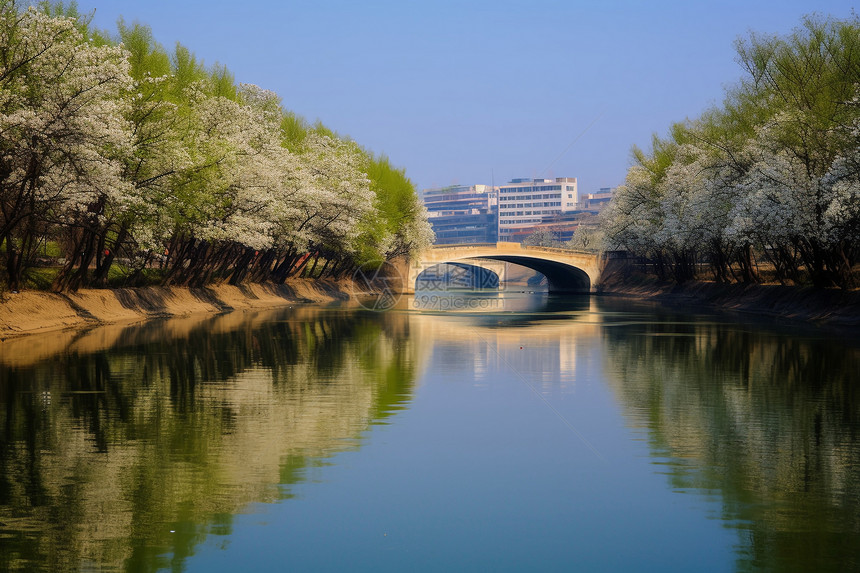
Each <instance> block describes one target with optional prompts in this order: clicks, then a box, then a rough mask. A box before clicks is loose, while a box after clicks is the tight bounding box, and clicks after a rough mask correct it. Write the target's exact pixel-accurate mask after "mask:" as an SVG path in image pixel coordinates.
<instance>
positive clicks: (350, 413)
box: [0, 307, 422, 571]
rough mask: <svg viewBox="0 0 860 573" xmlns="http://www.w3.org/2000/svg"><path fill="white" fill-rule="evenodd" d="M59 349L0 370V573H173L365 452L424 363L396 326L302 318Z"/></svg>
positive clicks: (322, 315) (240, 320)
mask: <svg viewBox="0 0 860 573" xmlns="http://www.w3.org/2000/svg"><path fill="white" fill-rule="evenodd" d="M59 338H60V340H62V341H63V342H64V344H63V345H62V347H61V349H60V350H58V351H57V352H56V353H55V354H53V355H50V356H46V355H45V354H44V352H38V351H36V355H37V358H36V359H32V358H30V357H28V356H26V353H24V354H25V355H24V356H20V357H19V358H17V359H16V358H14V357H12V356H11V355H9V354H8V353H6V352H4V355H3V362H4V363H5V364H4V365H0V569H2V570H4V571H9V570H27V571H38V570H43V571H68V570H77V569H79V568H84V569H86V568H94V569H99V570H101V569H102V568H108V569H127V570H142V571H154V570H156V569H159V568H168V567H169V568H173V569H174V570H182V569H183V566H182V563H183V561H184V559H185V558H187V557H188V556H190V555H192V554H194V552H195V548H196V547H197V546H199V545H200V543H202V542H203V541H204V540H205V539H206V538H207V536H209V535H218V534H221V535H223V534H226V533H229V532H230V531H231V530H232V521H233V515H235V514H237V513H240V512H241V511H242V510H243V508H244V507H245V506H247V505H248V504H249V503H252V502H274V501H278V500H281V499H286V498H289V497H290V496H291V493H290V486H291V485H292V484H296V483H300V482H302V481H304V480H306V479H307V475H308V470H309V469H311V468H313V467H315V466H318V465H319V464H321V463H325V460H326V459H327V458H328V457H330V456H331V455H333V454H335V453H337V452H341V451H344V450H349V449H354V448H357V447H359V445H360V443H361V440H362V434H363V432H365V431H366V430H367V429H368V427H370V426H371V425H373V424H379V423H385V422H384V420H385V419H386V418H387V417H389V416H391V415H393V414H394V413H396V412H397V411H398V410H400V409H402V408H404V407H405V405H406V403H408V402H409V401H410V400H411V396H412V387H413V384H414V381H415V379H416V376H417V375H418V370H419V369H420V368H421V362H422V357H421V345H420V344H418V341H417V340H416V339H415V338H414V337H412V335H411V333H410V330H409V324H408V320H407V319H406V317H405V316H404V315H402V314H398V313H387V314H380V313H360V312H345V311H337V310H326V311H322V310H314V309H311V308H307V307H303V308H302V309H297V310H290V309H283V310H280V311H273V312H257V313H233V314H227V315H221V316H217V317H207V318H205V319H199V318H197V319H176V320H160V321H153V322H150V323H147V324H144V325H142V326H135V327H124V328H123V327H106V328H105V329H95V330H91V331H88V332H83V333H76V334H74V335H69V336H66V335H65V334H64V335H61V336H60V337H59ZM31 343H32V341H31ZM18 348H23V346H22V347H18ZM7 349H8V348H7ZM7 349H4V350H7Z"/></svg>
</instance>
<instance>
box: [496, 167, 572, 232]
mask: <svg viewBox="0 0 860 573" xmlns="http://www.w3.org/2000/svg"><path fill="white" fill-rule="evenodd" d="M578 202H579V197H578V192H577V189H576V177H558V178H556V179H555V180H553V179H513V180H512V181H511V182H510V183H507V184H505V185H502V186H500V187H499V240H500V241H507V240H510V238H511V235H512V234H513V233H515V232H517V231H521V230H523V229H526V228H530V227H534V226H536V225H538V224H540V223H542V222H544V221H547V220H549V219H550V218H552V217H554V216H555V215H559V214H561V213H567V212H568V211H574V210H575V209H576V208H577V203H578Z"/></svg>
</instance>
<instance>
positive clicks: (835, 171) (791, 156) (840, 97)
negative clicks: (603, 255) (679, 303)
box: [603, 14, 860, 288]
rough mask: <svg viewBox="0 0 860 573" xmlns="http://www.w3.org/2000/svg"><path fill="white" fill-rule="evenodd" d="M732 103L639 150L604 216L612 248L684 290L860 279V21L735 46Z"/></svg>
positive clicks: (822, 20) (813, 21) (822, 23)
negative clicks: (708, 281) (705, 282)
mask: <svg viewBox="0 0 860 573" xmlns="http://www.w3.org/2000/svg"><path fill="white" fill-rule="evenodd" d="M736 48H737V60H738V62H739V63H740V65H741V67H742V70H743V76H742V78H741V79H740V81H739V82H737V84H736V85H734V86H733V87H731V88H729V89H727V90H726V94H725V99H724V101H723V102H722V104H721V105H716V106H713V107H712V108H711V109H708V110H706V111H705V112H704V113H703V114H702V115H701V116H700V117H698V118H696V119H688V120H686V121H683V122H679V123H676V124H674V125H672V126H671V129H670V130H669V133H668V135H667V136H665V137H659V136H656V135H655V136H654V137H653V140H652V143H651V148H650V149H648V150H642V149H639V148H636V147H634V148H633V160H634V161H633V165H632V166H631V167H630V169H629V170H628V173H627V177H626V181H625V184H624V185H622V186H620V187H619V188H618V189H617V191H616V196H615V199H614V200H613V201H612V203H611V204H610V206H609V207H608V209H607V211H606V212H605V213H604V215H603V227H604V231H605V241H606V243H605V247H606V248H608V249H623V250H628V251H629V252H631V253H634V254H636V255H638V256H642V257H647V258H649V259H651V261H652V262H653V263H654V265H655V266H656V268H657V271H658V273H659V274H660V275H662V276H663V277H664V278H673V279H674V280H676V281H678V282H683V281H686V280H690V279H693V278H696V277H697V276H698V274H699V273H701V272H702V269H703V268H705V269H708V270H709V272H710V274H711V275H712V277H713V278H714V279H715V280H717V281H721V282H731V281H737V282H759V281H761V280H762V279H763V276H762V274H763V273H762V271H763V269H764V268H767V270H768V273H769V275H770V276H768V277H766V278H767V279H769V280H770V279H773V280H776V281H779V282H780V283H782V284H812V285H815V286H818V287H828V286H838V287H842V288H852V287H855V286H856V285H857V274H858V273H857V271H856V268H855V267H856V265H857V263H858V256H860V19H858V16H857V15H856V14H852V15H851V17H850V18H847V19H837V18H833V17H822V16H817V15H812V16H807V17H806V18H804V19H803V22H802V25H801V26H799V27H798V28H796V29H795V30H794V31H793V32H792V33H790V34H788V35H785V36H769V35H762V34H751V35H750V36H749V37H748V38H744V39H740V40H738V41H737V43H736Z"/></svg>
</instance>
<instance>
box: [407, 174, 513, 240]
mask: <svg viewBox="0 0 860 573" xmlns="http://www.w3.org/2000/svg"><path fill="white" fill-rule="evenodd" d="M422 195H423V199H424V205H425V206H426V207H427V216H428V220H429V221H430V225H431V226H432V227H433V231H434V232H435V233H436V244H437V245H448V244H454V243H495V242H496V241H497V240H498V219H497V209H496V205H497V198H496V192H495V190H494V189H493V188H492V187H491V186H489V185H455V186H451V187H441V188H437V189H425V190H424V191H423V193H422Z"/></svg>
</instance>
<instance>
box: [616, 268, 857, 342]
mask: <svg viewBox="0 0 860 573" xmlns="http://www.w3.org/2000/svg"><path fill="white" fill-rule="evenodd" d="M602 288H603V291H602V294H604V295H608V296H623V297H629V298H636V299H639V300H651V301H655V302H658V303H661V304H666V305H673V306H678V305H683V306H687V307H707V308H712V309H718V310H724V311H732V312H739V313H749V314H757V315H762V316H769V317H775V318H779V319H785V320H791V321H802V322H806V323H810V324H816V325H820V326H828V327H836V328H849V329H854V328H860V291H858V290H852V291H845V290H841V289H815V288H812V287H793V286H781V285H744V284H721V283H714V282H706V281H690V282H688V283H685V284H682V285H678V284H675V283H664V282H660V281H658V280H657V279H656V278H654V277H644V276H643V277H628V278H627V279H620V280H619V279H616V280H612V281H609V282H607V283H605V284H604V285H603V287H602Z"/></svg>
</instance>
